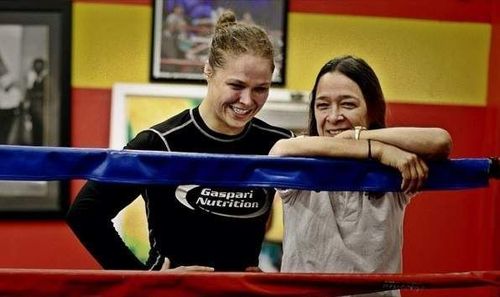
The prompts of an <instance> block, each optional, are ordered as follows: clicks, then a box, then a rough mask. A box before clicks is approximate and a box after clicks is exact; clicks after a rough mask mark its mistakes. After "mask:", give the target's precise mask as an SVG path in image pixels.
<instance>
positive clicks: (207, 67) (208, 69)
mask: <svg viewBox="0 0 500 297" xmlns="http://www.w3.org/2000/svg"><path fill="white" fill-rule="evenodd" d="M213 74H214V71H213V69H212V66H210V64H208V62H207V63H205V66H204V67H203V75H204V76H205V79H209V78H211V77H212V75H213Z"/></svg>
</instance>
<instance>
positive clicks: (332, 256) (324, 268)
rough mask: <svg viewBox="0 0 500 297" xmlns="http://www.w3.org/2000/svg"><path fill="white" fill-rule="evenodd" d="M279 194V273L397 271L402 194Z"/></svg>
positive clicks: (405, 198)
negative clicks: (281, 226) (281, 233)
mask: <svg viewBox="0 0 500 297" xmlns="http://www.w3.org/2000/svg"><path fill="white" fill-rule="evenodd" d="M279 194H280V196H281V197H282V199H283V211H284V212H283V215H284V227H285V230H284V238H283V260H282V266H281V271H282V272H322V273H400V272H401V256H402V246H403V218H404V210H405V207H406V205H407V204H408V202H409V200H410V197H409V196H408V195H405V194H404V193H400V192H388V193H383V194H381V195H382V196H380V195H379V197H378V196H376V195H373V194H372V195H370V194H369V193H368V192H314V191H302V190H279ZM383 294H389V295H388V296H398V295H399V293H398V292H397V291H395V292H394V291H393V292H392V293H391V292H385V293H383ZM377 296H380V295H377Z"/></svg>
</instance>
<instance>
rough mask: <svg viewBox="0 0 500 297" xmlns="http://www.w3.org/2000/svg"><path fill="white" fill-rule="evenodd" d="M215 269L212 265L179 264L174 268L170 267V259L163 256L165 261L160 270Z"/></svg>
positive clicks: (198, 270) (203, 270)
mask: <svg viewBox="0 0 500 297" xmlns="http://www.w3.org/2000/svg"><path fill="white" fill-rule="evenodd" d="M214 270H215V269H214V268H213V267H208V266H198V265H191V266H179V267H175V268H170V259H169V258H167V257H165V262H163V265H162V266H161V269H160V271H164V272H213V271H214Z"/></svg>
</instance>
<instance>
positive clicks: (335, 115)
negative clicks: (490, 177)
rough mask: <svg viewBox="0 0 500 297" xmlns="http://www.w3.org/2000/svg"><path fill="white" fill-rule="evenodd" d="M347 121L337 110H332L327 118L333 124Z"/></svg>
mask: <svg viewBox="0 0 500 297" xmlns="http://www.w3.org/2000/svg"><path fill="white" fill-rule="evenodd" d="M343 120H345V117H344V115H343V114H342V112H340V111H339V110H338V109H337V108H332V110H331V111H330V113H329V114H328V116H327V121H329V122H331V123H335V122H339V121H343Z"/></svg>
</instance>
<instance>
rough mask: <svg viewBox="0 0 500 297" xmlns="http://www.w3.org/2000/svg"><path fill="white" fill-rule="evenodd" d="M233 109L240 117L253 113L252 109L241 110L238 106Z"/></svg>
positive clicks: (232, 107)
mask: <svg viewBox="0 0 500 297" xmlns="http://www.w3.org/2000/svg"><path fill="white" fill-rule="evenodd" d="M231 109H232V110H233V111H234V113H236V114H238V115H247V114H249V113H250V112H251V111H252V110H251V109H246V108H240V107H236V106H231Z"/></svg>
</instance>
